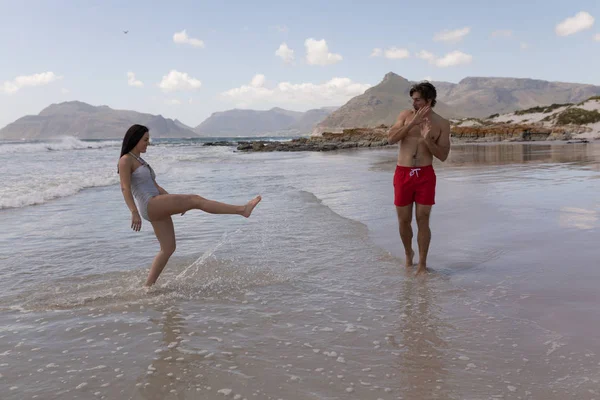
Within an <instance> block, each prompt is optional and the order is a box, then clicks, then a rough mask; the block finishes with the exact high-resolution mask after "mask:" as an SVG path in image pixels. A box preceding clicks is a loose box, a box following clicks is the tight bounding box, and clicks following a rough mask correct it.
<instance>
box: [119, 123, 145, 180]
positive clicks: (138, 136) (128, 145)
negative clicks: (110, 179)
mask: <svg viewBox="0 0 600 400" xmlns="http://www.w3.org/2000/svg"><path fill="white" fill-rule="evenodd" d="M146 132H148V128H146V127H145V126H144V125H138V124H135V125H131V127H130V128H129V129H127V133H125V137H124V138H123V145H122V146H121V155H120V156H119V159H121V157H123V155H124V154H127V153H129V152H130V151H131V150H133V148H134V147H135V146H137V144H138V143H139V141H140V140H142V138H143V137H144V135H145V134H146ZM117 172H119V167H118V166H117Z"/></svg>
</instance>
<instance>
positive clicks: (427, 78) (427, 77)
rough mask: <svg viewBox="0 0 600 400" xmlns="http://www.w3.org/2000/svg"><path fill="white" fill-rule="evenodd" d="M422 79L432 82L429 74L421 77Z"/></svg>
mask: <svg viewBox="0 0 600 400" xmlns="http://www.w3.org/2000/svg"><path fill="white" fill-rule="evenodd" d="M423 80H424V81H428V82H432V81H433V78H432V77H430V76H426V77H425V78H423Z"/></svg>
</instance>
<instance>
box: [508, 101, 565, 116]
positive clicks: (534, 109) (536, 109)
mask: <svg viewBox="0 0 600 400" xmlns="http://www.w3.org/2000/svg"><path fill="white" fill-rule="evenodd" d="M572 105H573V103H565V104H556V103H554V104H551V105H549V106H537V107H531V108H528V109H526V110H518V111H515V115H525V114H534V113H544V114H545V113H549V112H552V111H554V110H556V109H557V108H561V107H567V106H572Z"/></svg>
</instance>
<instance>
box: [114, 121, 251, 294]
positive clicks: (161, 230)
mask: <svg viewBox="0 0 600 400" xmlns="http://www.w3.org/2000/svg"><path fill="white" fill-rule="evenodd" d="M149 141H150V134H149V132H148V128H146V127H145V126H143V125H137V124H136V125H132V126H131V127H130V128H129V129H128V130H127V133H126V134H125V137H124V138H123V145H122V147H121V157H120V159H119V165H118V167H117V172H118V173H119V175H120V179H121V191H122V192H123V197H124V198H125V203H126V204H127V207H129V210H130V211H131V228H132V229H133V230H134V231H139V230H140V229H141V227H142V218H141V217H143V218H144V219H145V220H147V221H150V223H151V224H152V228H154V233H155V234H156V238H157V239H158V242H159V243H160V251H159V252H158V254H157V255H156V257H155V258H154V261H153V262H152V267H151V268H150V273H149V274H148V279H147V280H146V286H152V285H153V284H154V283H155V282H156V280H157V279H158V276H159V275H160V273H161V272H162V270H163V268H164V267H165V265H166V264H167V261H169V257H171V255H172V254H173V252H175V231H174V229H173V220H172V219H171V215H174V214H181V215H183V214H185V213H186V211H188V210H192V209H198V210H202V211H204V212H207V213H211V214H238V215H242V216H244V217H246V218H248V217H249V216H250V214H252V210H253V209H254V207H256V205H257V204H258V202H259V201H260V200H261V197H260V196H257V197H255V198H254V199H252V200H250V201H249V202H248V203H246V205H243V206H235V205H231V204H224V203H219V202H216V201H213V200H208V199H205V198H202V197H200V196H197V195H194V194H169V193H167V191H166V190H165V189H163V188H162V187H160V186H159V185H158V184H157V183H156V180H155V179H156V176H155V174H154V171H153V170H152V168H151V167H150V165H148V163H146V162H145V161H144V160H143V159H142V158H141V157H140V154H141V153H145V152H146V149H147V147H148V143H149ZM134 198H135V201H134ZM136 202H137V206H139V210H138V208H137V207H136ZM140 215H141V217H140Z"/></svg>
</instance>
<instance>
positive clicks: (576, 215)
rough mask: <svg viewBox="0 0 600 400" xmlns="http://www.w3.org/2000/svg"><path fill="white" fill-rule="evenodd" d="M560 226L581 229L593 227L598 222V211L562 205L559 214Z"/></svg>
mask: <svg viewBox="0 0 600 400" xmlns="http://www.w3.org/2000/svg"><path fill="white" fill-rule="evenodd" d="M558 218H559V223H560V226H562V227H564V228H577V229H582V230H589V229H594V228H595V227H596V225H597V222H598V212H597V211H593V210H587V209H585V208H576V207H562V208H561V209H560V214H559V217H558Z"/></svg>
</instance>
